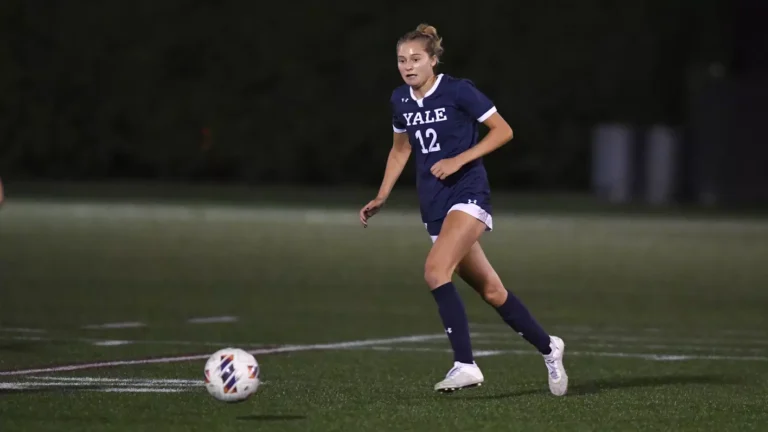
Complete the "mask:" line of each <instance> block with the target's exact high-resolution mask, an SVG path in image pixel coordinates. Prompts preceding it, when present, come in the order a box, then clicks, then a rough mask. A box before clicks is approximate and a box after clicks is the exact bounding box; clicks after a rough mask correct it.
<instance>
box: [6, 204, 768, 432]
mask: <svg viewBox="0 0 768 432" xmlns="http://www.w3.org/2000/svg"><path fill="white" fill-rule="evenodd" d="M361 204H362V203H361ZM356 212H357V208H355V207H349V208H345V207H341V208H334V209H333V210H323V209H322V208H319V207H315V208H314V209H302V208H299V207H297V206H293V207H291V208H290V209H286V208H283V209H280V208H271V209H270V208H264V207H261V208H260V207H255V206H250V207H246V206H235V205H228V204H226V203H225V204H218V205H213V204H199V205H190V206H184V205H181V204H173V205H171V204H160V203H153V204H135V205H127V204H120V203H111V204H99V203H98V202H90V203H89V202H83V203H77V202H73V201H72V200H67V201H66V202H61V203H57V202H55V201H50V200H46V201H42V200H32V199H28V200H19V201H16V202H9V205H7V206H6V207H5V208H3V209H2V210H1V211H0V371H2V372H0V431H3V432H7V431H37V430H50V431H61V430H77V431H97V430H99V431H100V430H109V431H136V430H142V431H150V430H151V431H155V430H156V431H194V430H200V431H236V430H237V431H239V430H243V431H246V430H247V431H252V430H260V431H261V430H276V431H294V430H301V431H305V430H313V431H315V430H317V431H326V430H328V431H330V430H338V431H342V430H343V431H448V430H462V431H466V430H472V431H474V430H488V431H502V430H503V431H509V430H520V431H532V430H568V431H581V430H600V431H603V430H653V431H657V430H675V431H679V430H691V431H694V430H696V431H701V430H716V431H724V430H734V431H736V430H738V431H744V430H756V431H757V430H768V220H763V221H761V220H759V219H752V220H736V219H727V218H722V217H719V218H718V219H712V220H710V219H707V218H704V217H697V218H696V220H685V219H682V218H680V217H679V216H676V217H675V218H671V217H663V216H655V217H639V216H627V215H624V216H622V215H613V216H594V215H588V214H583V213H579V214H572V215H568V214H559V215H558V214H547V215H537V214H532V213H528V214H524V215H512V214H497V215H496V216H495V220H494V223H495V231H494V232H493V233H489V234H487V235H486V236H485V237H484V239H483V241H482V242H483V244H484V247H485V248H486V251H487V253H488V255H489V257H490V258H491V260H492V262H493V263H494V264H495V266H496V267H497V270H498V272H499V273H500V275H501V276H502V279H503V280H504V281H505V283H506V284H507V286H508V288H510V289H512V290H514V291H515V292H516V293H517V294H518V295H519V296H520V297H521V298H522V299H523V300H524V301H525V302H526V303H527V305H528V306H529V308H530V309H531V310H532V311H533V312H534V314H535V315H536V316H537V318H538V319H539V321H540V322H541V323H542V324H543V325H544V326H545V327H546V328H547V329H548V330H549V331H550V332H551V333H553V334H557V335H559V336H561V337H563V339H564V340H565V342H566V344H567V350H566V367H567V368H568V371H569V375H570V377H571V388H570V392H569V395H568V396H566V397H563V398H556V397H554V396H551V395H550V394H549V392H548V388H547V378H546V369H545V367H544V364H543V362H542V360H541V357H540V356H539V355H538V354H537V353H536V352H535V350H533V348H531V347H529V346H528V345H527V344H525V343H524V341H522V339H521V338H520V337H519V336H518V335H517V334H515V333H514V332H512V331H511V330H510V329H508V328H506V327H505V326H504V325H503V323H502V322H501V320H500V319H499V318H498V316H497V315H496V313H495V312H494V311H493V310H492V309H490V308H489V307H488V306H486V305H485V304H484V303H483V302H482V301H481V300H480V298H479V297H478V296H477V295H475V294H474V293H473V292H472V291H471V289H470V288H469V287H467V286H466V285H465V284H463V282H459V283H458V286H459V288H460V290H461V291H462V294H463V296H464V300H465V303H466V305H467V309H468V313H469V316H470V321H471V322H472V331H473V333H474V339H473V343H474V348H475V350H476V351H477V354H478V359H477V361H478V364H479V365H480V366H481V367H482V368H483V372H484V374H485V377H486V383H485V384H484V385H483V386H482V387H480V388H477V389H471V390H466V391H462V392H459V393H456V394H452V395H441V394H436V393H434V392H433V391H432V386H433V385H434V383H435V382H437V381H438V380H440V379H441V378H442V376H443V375H444V374H445V373H446V372H447V371H448V369H449V368H450V366H451V365H452V356H451V354H450V352H449V345H448V341H447V338H446V337H445V335H444V334H443V332H442V325H441V324H440V321H439V317H438V315H437V311H436V308H435V305H434V301H433V299H432V297H431V296H430V295H429V292H428V290H427V288H426V285H425V283H424V282H423V279H422V273H423V272H422V270H423V262H424V258H425V256H426V253H427V252H428V249H429V246H430V244H431V243H430V241H429V237H428V236H427V234H426V232H425V231H424V228H423V225H422V224H421V223H420V220H419V217H418V215H417V214H415V213H413V212H411V211H408V210H406V209H403V208H398V209H389V210H385V212H384V213H382V214H381V215H379V216H377V217H376V218H375V219H374V221H373V223H372V225H371V226H370V227H369V228H368V229H362V228H361V227H360V226H359V223H358V222H357V216H356ZM211 317H218V318H219V319H218V320H216V319H214V320H212V321H219V322H208V321H211V320H202V322H200V321H192V322H190V320H195V319H200V318H211ZM105 324H113V325H112V327H113V328H110V326H108V325H105ZM114 327H116V328H114ZM224 346H238V347H241V348H245V349H249V350H254V352H255V353H256V357H257V359H258V360H259V362H260V364H261V366H262V378H263V379H264V381H265V383H264V384H263V386H262V387H261V388H260V389H259V391H258V392H257V393H256V394H255V395H254V396H253V397H252V399H250V400H248V401H247V402H245V403H242V404H235V405H228V404H223V403H220V402H217V401H215V400H214V399H212V398H211V397H210V396H208V394H207V392H206V391H205V389H204V387H203V386H202V377H203V375H202V369H203V365H204V363H205V358H206V357H207V356H208V355H209V354H210V353H213V352H214V351H215V350H216V349H218V348H221V347H224ZM285 346H292V348H289V349H286V348H284V347H285ZM281 347H283V348H281ZM281 350H282V351H283V352H280V351H281ZM184 356H188V357H189V358H186V359H185V358H183V357H184Z"/></svg>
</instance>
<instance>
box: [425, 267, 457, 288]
mask: <svg viewBox="0 0 768 432" xmlns="http://www.w3.org/2000/svg"><path fill="white" fill-rule="evenodd" d="M451 273H452V271H451V269H449V268H447V267H446V266H445V265H441V264H440V263H439V262H434V261H432V260H427V263H426V264H425V265H424V280H425V281H426V282H427V285H428V286H429V288H430V289H435V288H438V287H440V286H441V285H444V284H446V283H448V282H450V281H451Z"/></svg>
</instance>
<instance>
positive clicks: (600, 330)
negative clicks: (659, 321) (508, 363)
mask: <svg viewBox="0 0 768 432" xmlns="http://www.w3.org/2000/svg"><path fill="white" fill-rule="evenodd" d="M469 327H470V329H495V330H507V331H511V330H510V328H509V326H508V325H506V324H502V323H471V324H470V325H469ZM552 329H553V330H557V331H560V332H564V333H566V334H573V333H590V334H596V335H606V336H607V335H613V334H614V333H626V334H627V336H640V334H642V333H650V334H655V335H659V336H660V337H663V336H662V335H670V336H674V337H686V334H685V333H681V332H680V331H678V330H669V329H664V328H659V327H643V328H631V327H593V326H587V325H555V326H552ZM734 335H739V336H754V337H757V338H761V337H764V338H768V331H766V330H758V329H738V330H737V329H733V330H730V329H713V330H711V331H704V332H699V333H696V334H690V336H693V337H697V336H698V337H702V336H734Z"/></svg>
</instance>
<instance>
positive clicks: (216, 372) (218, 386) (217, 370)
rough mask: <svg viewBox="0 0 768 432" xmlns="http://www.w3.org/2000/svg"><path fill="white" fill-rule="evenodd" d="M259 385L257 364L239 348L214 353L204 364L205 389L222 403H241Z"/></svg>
mask: <svg viewBox="0 0 768 432" xmlns="http://www.w3.org/2000/svg"><path fill="white" fill-rule="evenodd" d="M259 384H260V381H259V363H258V362H257V361H256V358H255V357H253V356H252V355H251V354H249V353H247V352H245V351H243V350H241V349H240V348H224V349H222V350H219V351H216V352H215V353H213V354H212V355H211V356H210V357H209V358H208V361H207V362H206V363H205V388H206V389H207V390H208V393H210V394H211V396H213V397H214V398H216V399H218V400H220V401H222V402H242V401H244V400H246V399H248V398H249V397H250V396H251V395H252V394H254V393H255V392H256V390H257V389H258V388H259Z"/></svg>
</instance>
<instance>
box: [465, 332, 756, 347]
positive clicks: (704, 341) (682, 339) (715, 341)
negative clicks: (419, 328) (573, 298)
mask: <svg viewBox="0 0 768 432" xmlns="http://www.w3.org/2000/svg"><path fill="white" fill-rule="evenodd" d="M473 334H474V335H476V336H477V337H480V338H484V339H489V340H495V339H507V338H509V337H510V335H514V333H513V332H512V331H511V330H509V331H507V332H499V333H496V332H491V333H489V332H483V333H473ZM558 336H560V337H562V338H563V339H572V340H595V341H601V342H602V341H614V342H615V341H619V342H629V343H681V344H689V345H698V344H700V345H704V346H712V345H720V346H729V345H740V346H744V345H747V346H749V345H752V346H754V345H761V346H763V345H764V346H767V347H768V339H754V338H749V339H748V338H736V337H731V338H727V339H726V338H714V337H712V338H710V337H687V336H683V335H680V336H673V337H663V336H662V337H658V336H620V335H606V334H560V335H558Z"/></svg>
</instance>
